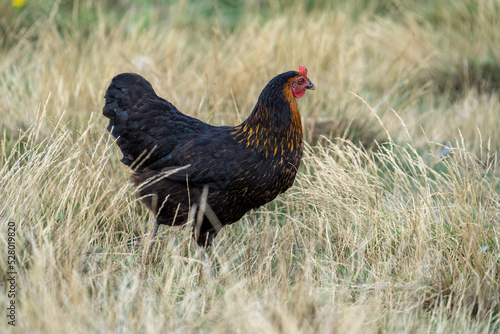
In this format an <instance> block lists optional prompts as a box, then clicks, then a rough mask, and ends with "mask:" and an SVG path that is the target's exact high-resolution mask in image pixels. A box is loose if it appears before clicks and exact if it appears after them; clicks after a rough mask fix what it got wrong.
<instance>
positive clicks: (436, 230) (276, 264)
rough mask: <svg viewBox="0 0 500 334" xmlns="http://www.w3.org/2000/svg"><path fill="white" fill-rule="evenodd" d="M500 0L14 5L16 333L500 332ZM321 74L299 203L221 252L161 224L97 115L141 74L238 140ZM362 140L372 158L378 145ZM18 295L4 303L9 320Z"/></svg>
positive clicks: (3, 74)
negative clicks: (292, 80) (261, 106)
mask: <svg viewBox="0 0 500 334" xmlns="http://www.w3.org/2000/svg"><path fill="white" fill-rule="evenodd" d="M499 14H500V3H499V2H498V1H492V0H478V1H472V0H471V1H458V0H457V1H449V2H447V3H446V4H435V2H431V1H422V2H419V3H415V2H414V1H409V0H399V1H397V0H392V1H382V0H379V1H365V0H358V1H338V2H334V3H331V2H329V1H303V2H300V3H294V4H293V5H292V4H289V3H288V2H282V1H271V0H269V1H259V2H243V1H222V0H220V1H215V0H214V1H203V2H195V1H189V0H185V1H182V0H179V1H171V2H161V1H146V0H144V1H136V2H134V1H128V0H124V1H120V2H112V1H88V2H87V1H86V2H83V1H79V2H78V1H75V2H72V1H59V2H52V1H44V0H39V1H28V0H26V1H25V4H24V6H23V7H21V8H14V7H11V6H10V1H8V2H4V3H2V4H0V115H1V118H0V124H1V127H0V128H1V133H0V135H1V137H0V189H2V192H1V193H0V225H1V226H2V231H3V232H1V233H0V259H1V260H0V282H1V283H0V285H1V286H2V288H3V287H5V289H3V290H4V291H7V288H8V287H7V285H6V283H5V282H6V279H7V272H8V267H7V243H8V239H7V223H8V222H9V221H13V222H15V224H16V228H17V232H16V255H17V257H16V260H17V262H16V271H17V273H18V274H17V295H16V298H15V300H16V310H17V323H16V327H11V326H9V325H8V324H7V319H6V318H5V317H4V319H3V320H2V324H1V325H0V326H2V327H1V328H4V327H6V328H8V329H9V330H11V331H13V332H23V333H24V332H51V333H59V332H64V333H67V332H179V333H185V332H210V333H232V332H242V333H274V332H276V333H294V332H297V333H318V332H319V333H323V332H326V333H331V332H339V333H344V332H347V333H371V332H389V333H400V332H408V333H420V332H445V333H448V332H456V333H464V332H474V333H476V332H485V333H493V332H496V331H498V330H500V318H499V311H500V306H499V303H498V300H500V289H499V284H500V277H499V269H500V257H499V254H500V246H499V244H500V227H499V219H500V182H499V181H500V178H499V176H500V174H499V172H498V167H497V163H498V150H499V147H500V134H499V131H498V128H499V127H500V118H499V117H498V116H499V110H500V98H499V97H500V96H499V83H498V82H499V81H498V78H499V77H500V74H499V73H500V70H499V67H498V64H499V63H500V51H499V49H498V47H497V46H498V45H500V26H499V24H500V23H499V21H498V19H497V18H498V17H499ZM298 65H306V66H307V67H308V69H309V76H310V78H311V80H312V81H313V83H314V84H315V85H316V87H317V90H316V91H314V92H310V94H309V93H308V94H306V96H305V97H303V98H301V99H300V101H299V107H300V111H301V114H302V116H303V119H304V122H303V123H304V124H305V127H306V130H305V131H306V133H305V138H306V139H307V141H308V143H309V144H310V146H309V145H306V150H305V154H304V158H303V161H302V165H301V168H300V171H299V174H298V176H297V179H296V182H295V184H294V186H293V187H292V188H291V189H290V190H289V191H287V192H286V193H285V194H282V195H280V196H279V197H278V198H277V199H276V200H275V201H273V202H272V203H269V204H268V205H265V206H264V207H261V208H259V209H258V210H256V211H255V212H251V213H249V214H248V215H246V216H245V217H243V218H242V220H241V221H240V222H238V223H236V224H234V225H232V226H229V227H226V228H224V229H223V231H222V232H221V233H220V235H219V236H218V237H217V239H216V242H215V244H214V245H213V247H212V248H211V249H210V250H209V251H208V257H209V260H210V268H211V270H212V272H213V277H211V276H210V275H208V273H207V271H206V264H205V262H204V260H203V259H202V258H201V257H200V255H199V254H198V253H197V251H196V247H195V245H194V244H193V241H192V240H191V235H190V231H189V230H188V229H187V228H165V227H162V228H160V238H161V239H162V241H161V242H159V243H158V244H157V245H156V246H155V248H154V256H153V259H152V263H151V264H150V265H149V266H147V267H144V266H141V265H140V263H139V258H140V256H141V255H142V252H143V248H142V245H143V244H144V242H145V241H146V240H147V234H148V233H149V229H150V228H151V225H152V221H153V217H152V216H151V214H150V213H148V212H147V211H146V209H145V208H144V206H143V205H142V204H141V203H140V202H139V201H138V200H137V198H136V197H135V194H134V190H133V187H132V185H131V183H130V182H129V170H128V169H127V168H126V167H125V166H124V165H122V164H121V163H120V161H119V160H120V158H121V155H120V153H119V149H118V148H117V146H116V145H115V144H114V142H113V139H112V138H111V137H110V136H109V134H108V133H107V131H106V130H105V129H106V126H107V122H106V119H105V118H104V117H103V116H102V115H101V109H102V106H103V102H104V101H103V95H104V92H105V89H106V87H107V85H108V84H109V82H110V80H111V78H112V77H113V76H114V75H116V74H118V73H121V72H127V71H132V72H137V73H140V74H142V75H143V76H145V77H146V78H147V79H148V80H150V81H151V83H152V84H153V86H154V87H155V89H156V91H157V92H158V94H159V95H160V96H162V97H165V98H167V99H168V100H170V101H171V102H172V103H174V104H175V105H176V106H178V107H179V109H180V110H181V111H183V112H185V113H187V114H189V115H192V116H195V117H197V118H200V119H202V120H204V121H207V122H210V123H212V124H216V125H229V124H230V125H234V124H237V123H238V122H240V121H241V120H243V119H244V118H246V117H247V115H248V114H249V112H250V110H251V108H252V107H253V105H254V104H255V101H256V100H257V97H258V94H259V93H260V91H261V89H262V88H263V87H264V85H265V84H266V83H267V82H268V81H269V80H270V79H271V78H272V77H273V76H274V75H276V74H278V73H281V72H284V71H287V70H290V69H296V68H297V67H298ZM359 142H362V143H363V145H364V147H366V148H364V147H362V146H361V145H360V144H359ZM9 302H10V299H9V298H8V296H7V293H2V294H0V305H2V307H6V305H7V303H9Z"/></svg>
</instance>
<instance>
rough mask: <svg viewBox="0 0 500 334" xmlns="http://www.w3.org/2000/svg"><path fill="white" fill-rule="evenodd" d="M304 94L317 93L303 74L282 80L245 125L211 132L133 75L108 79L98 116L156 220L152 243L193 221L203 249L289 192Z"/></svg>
mask: <svg viewBox="0 0 500 334" xmlns="http://www.w3.org/2000/svg"><path fill="white" fill-rule="evenodd" d="M307 89H315V86H314V85H313V84H312V83H311V81H310V80H309V79H308V77H307V69H306V68H305V67H303V66H300V67H299V71H298V72H297V71H289V72H285V73H282V74H280V75H278V76H276V77H274V78H273V79H272V80H271V81H270V82H269V83H268V84H267V85H266V87H265V88H264V90H263V91H262V93H261V94H260V96H259V99H258V101H257V104H256V105H255V107H254V109H253V111H252V113H251V114H250V116H249V117H248V119H247V120H245V121H244V122H243V123H241V124H240V125H238V126H235V127H230V126H213V125H209V124H207V123H204V122H202V121H200V120H198V119H196V118H193V117H190V116H186V115H184V114H183V113H181V112H180V111H179V110H177V108H176V107H174V105H172V104H171V103H170V102H168V101H167V100H165V99H162V98H160V97H159V96H158V95H156V93H155V91H154V90H153V87H152V86H151V84H150V83H149V82H148V81H147V80H145V79H144V78H143V77H141V76H140V75H138V74H133V73H123V74H119V75H117V76H116V77H114V78H113V80H112V81H111V84H110V85H109V87H108V89H107V91H106V95H105V99H106V104H105V105H104V108H103V114H104V116H106V117H107V118H109V119H110V122H109V126H108V130H109V131H110V132H111V133H112V134H113V136H114V137H116V138H117V141H116V142H117V144H118V146H119V147H120V149H121V151H122V153H123V159H122V160H121V161H122V162H123V163H124V164H125V165H128V166H130V167H131V168H132V169H133V170H134V173H133V175H132V180H133V182H134V184H135V186H136V187H138V192H139V195H140V196H141V200H142V202H143V203H144V204H145V205H146V206H147V207H148V208H149V209H150V210H151V211H152V212H153V213H154V214H155V216H156V224H155V226H154V228H153V231H152V234H151V238H154V237H155V235H156V232H157V230H158V225H160V224H165V225H182V224H186V223H188V222H193V227H194V229H193V236H194V238H195V240H196V242H197V243H198V244H199V245H200V246H205V247H206V246H209V245H210V244H211V242H212V239H213V238H214V237H215V236H216V235H217V233H218V232H219V231H220V229H221V228H222V227H223V226H224V225H228V224H232V223H234V222H236V221H238V220H239V219H240V218H241V217H242V216H243V215H244V214H245V212H247V211H249V210H251V209H255V208H257V207H259V206H261V205H263V204H265V203H267V202H269V201H271V200H273V199H274V198H275V197H276V196H277V195H278V194H280V193H282V192H284V191H285V190H287V189H288V188H290V186H291V185H292V184H293V181H294V179H295V175H296V173H297V169H298V168H299V164H300V159H301V157H302V150H303V143H302V124H301V118H300V113H299V109H298V107H297V102H296V99H297V98H300V97H302V95H304V93H305V91H306V90H307Z"/></svg>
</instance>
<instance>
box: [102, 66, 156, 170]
mask: <svg viewBox="0 0 500 334" xmlns="http://www.w3.org/2000/svg"><path fill="white" fill-rule="evenodd" d="M145 95H147V96H149V97H157V95H156V93H155V91H154V89H153V87H152V86H151V84H150V83H149V82H148V81H147V80H146V79H144V78H143V77H141V76H140V75H138V74H135V73H122V74H119V75H117V76H115V77H114V78H113V80H112V81H111V84H110V85H109V87H108V89H107V91H106V94H105V96H104V98H105V100H106V103H105V105H104V107H103V109H102V113H103V115H104V116H106V117H107V118H109V120H110V121H109V125H108V131H109V132H111V134H112V135H113V136H114V137H115V138H119V137H122V138H119V139H118V141H117V143H118V145H119V146H120V149H121V150H122V153H123V159H122V162H123V163H124V164H126V165H130V164H131V163H132V162H133V161H134V157H133V155H132V154H130V152H129V147H128V146H129V144H128V142H127V140H126V139H125V138H123V136H124V135H126V131H127V120H128V118H129V117H130V116H131V114H132V113H133V112H134V106H136V105H137V104H138V102H139V101H140V100H141V99H142V98H143V97H144V96H145Z"/></svg>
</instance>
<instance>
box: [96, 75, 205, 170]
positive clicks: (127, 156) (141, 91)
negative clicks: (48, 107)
mask: <svg viewBox="0 0 500 334" xmlns="http://www.w3.org/2000/svg"><path fill="white" fill-rule="evenodd" d="M104 98H105V100H106V102H105V105H104V108H103V114H104V116H106V117H107V118H109V119H110V122H109V125H108V131H110V132H111V134H112V135H113V136H114V137H115V138H117V144H118V146H119V147H120V149H121V151H122V153H123V159H122V162H123V163H124V164H125V165H128V166H131V167H132V168H133V169H134V170H136V171H139V172H140V171H142V170H143V169H144V168H148V167H149V168H154V165H155V163H156V164H158V161H159V160H161V159H162V158H163V157H165V156H168V154H169V153H170V152H171V151H172V150H173V149H174V147H176V145H177V144H178V142H179V141H180V140H186V138H189V134H193V133H201V132H206V131H208V130H209V129H211V128H213V126H211V125H209V124H206V123H204V122H202V121H200V120H198V119H196V118H193V117H190V116H187V115H185V114H183V113H181V112H180V111H179V110H178V109H177V108H176V107H175V106H174V105H173V104H171V103H170V102H168V101H167V100H165V99H162V98H160V97H158V95H156V93H155V91H154V89H153V87H152V86H151V84H150V83H149V82H148V81H147V80H146V79H144V78H143V77H141V76H140V75H138V74H134V73H122V74H119V75H117V76H116V77H114V78H113V80H112V81H111V84H110V85H109V87H108V89H107V91H106V95H105V96H104Z"/></svg>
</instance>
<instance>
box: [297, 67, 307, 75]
mask: <svg viewBox="0 0 500 334" xmlns="http://www.w3.org/2000/svg"><path fill="white" fill-rule="evenodd" d="M299 73H300V74H302V75H303V76H305V77H307V68H306V67H305V66H302V65H300V66H299Z"/></svg>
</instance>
